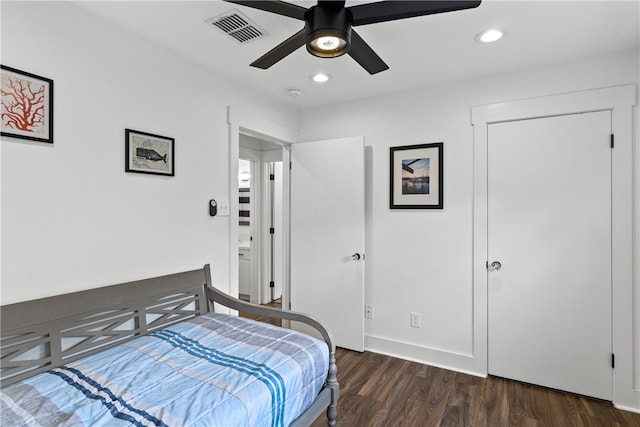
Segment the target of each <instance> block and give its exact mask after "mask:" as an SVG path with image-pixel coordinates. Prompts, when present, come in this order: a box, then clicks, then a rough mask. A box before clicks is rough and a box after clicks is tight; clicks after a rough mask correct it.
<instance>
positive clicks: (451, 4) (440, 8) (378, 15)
mask: <svg viewBox="0 0 640 427" xmlns="http://www.w3.org/2000/svg"><path fill="white" fill-rule="evenodd" d="M478 6H480V0H476V1H466V0H465V1H462V0H448V1H419V0H415V1H402V0H401V1H381V2H377V3H365V4H360V5H355V6H351V7H348V8H347V9H349V11H350V12H351V14H352V15H353V24H352V25H354V26H356V25H366V24H374V23H376V22H386V21H394V20H396V19H405V18H413V17H414V16H423V15H432V14H435V13H444V12H453V11H456V10H463V9H472V8H474V7H478Z"/></svg>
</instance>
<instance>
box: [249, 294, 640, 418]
mask: <svg viewBox="0 0 640 427" xmlns="http://www.w3.org/2000/svg"><path fill="white" fill-rule="evenodd" d="M266 305H269V306H271V307H279V301H276V302H274V303H271V304H266ZM240 315H241V316H244V317H250V318H253V319H256V320H260V321H263V322H267V323H272V324H276V325H279V324H280V320H278V319H270V318H267V317H261V316H252V315H246V314H243V313H240ZM336 359H337V364H338V382H339V383H340V400H339V401H338V426H339V427H400V426H406V427H471V426H473V427H519V426H522V427H640V414H635V413H632V412H627V411H621V410H618V409H616V408H615V407H614V406H613V404H612V403H611V402H605V401H601V400H597V399H591V398H588V397H584V396H579V395H575V394H571V393H565V392H561V391H557V390H552V389H548V388H544V387H538V386H534V385H530V384H525V383H521V382H518V381H512V380H508V379H504V378H497V377H489V378H479V377H474V376H472V375H466V374H461V373H458V372H454V371H449V370H446V369H440V368H435V367H432V366H427V365H423V364H420V363H415V362H409V361H406V360H401V359H397V358H394V357H389V356H384V355H381V354H376V353H371V352H364V353H358V352H353V351H349V350H344V349H341V348H339V349H338V350H337V352H336ZM321 426H326V418H325V417H320V418H318V419H317V420H316V421H315V422H314V423H313V424H312V426H311V427H321Z"/></svg>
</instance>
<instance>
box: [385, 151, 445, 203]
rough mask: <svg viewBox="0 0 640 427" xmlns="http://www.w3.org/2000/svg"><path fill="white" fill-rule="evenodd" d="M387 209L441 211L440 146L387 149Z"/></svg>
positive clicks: (441, 174) (441, 167)
mask: <svg viewBox="0 0 640 427" xmlns="http://www.w3.org/2000/svg"><path fill="white" fill-rule="evenodd" d="M389 161H390V163H389V165H390V166H389V177H390V180H389V193H390V194H389V196H390V197H389V208H390V209H443V207H444V143H442V142H435V143H430V144H417V145H403V146H399V147H390V148H389Z"/></svg>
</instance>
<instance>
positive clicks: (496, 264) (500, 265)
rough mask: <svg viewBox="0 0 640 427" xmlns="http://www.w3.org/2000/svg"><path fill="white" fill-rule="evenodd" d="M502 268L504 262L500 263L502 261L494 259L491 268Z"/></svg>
mask: <svg viewBox="0 0 640 427" xmlns="http://www.w3.org/2000/svg"><path fill="white" fill-rule="evenodd" d="M501 268H502V264H500V261H493V262H492V263H491V266H490V268H489V270H500V269H501Z"/></svg>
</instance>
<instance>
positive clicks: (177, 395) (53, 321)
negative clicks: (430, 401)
mask: <svg viewBox="0 0 640 427" xmlns="http://www.w3.org/2000/svg"><path fill="white" fill-rule="evenodd" d="M221 306H224V307H229V308H231V309H234V310H239V311H243V312H246V313H250V314H255V315H261V316H270V317H274V318H279V319H283V320H287V321H291V322H302V323H305V324H307V325H309V326H311V327H313V328H314V329H316V330H317V332H318V336H320V337H322V339H317V338H313V337H311V336H309V335H305V334H302V333H299V332H296V331H294V330H291V329H287V328H280V327H277V326H273V325H269V324H266V323H262V322H257V321H255V320H251V319H246V318H242V317H238V316H235V315H229V314H224V313H220V312H216V308H219V307H221ZM218 311H221V310H218ZM0 315H1V321H2V324H1V329H2V341H1V344H0V347H1V364H0V371H1V380H2V383H1V385H2V389H1V390H0V419H2V422H3V424H5V425H43V426H44V425H51V426H63V425H74V426H81V425H87V426H98V425H108V426H119V425H123V426H124V425H140V426H147V425H148V426H204V427H214V426H222V427H231V426H252V427H253V426H296V427H297V426H308V425H310V424H311V423H312V422H313V421H314V420H315V419H317V418H318V417H319V416H320V415H322V414H323V413H325V412H326V416H327V423H328V425H330V426H334V425H335V424H336V417H337V401H338V395H339V385H338V383H337V380H336V373H337V370H336V363H335V346H334V344H333V342H332V338H331V334H330V333H329V331H328V330H326V329H325V328H324V327H323V326H322V325H321V324H320V323H318V322H317V321H315V320H314V319H312V318H310V317H308V316H305V315H303V314H300V313H294V312H289V311H279V310H275V309H271V308H268V307H262V306H257V305H253V304H249V303H246V302H243V301H240V300H238V299H236V298H233V297H230V296H229V295H227V294H224V293H223V292H221V291H219V290H217V289H215V288H214V287H213V285H212V281H211V272H210V268H209V265H205V266H204V267H203V268H201V269H197V270H192V271H187V272H182V273H177V274H171V275H167V276H162V277H155V278H151V279H145V280H139V281H134V282H129V283H123V284H119V285H113V286H107V287H103V288H96V289H91V290H87V291H80V292H75V293H71V294H65V295H58V296H53V297H49V298H43V299H38V300H33V301H26V302H21V303H16V304H11V305H5V306H2V307H1V308H0Z"/></svg>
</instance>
